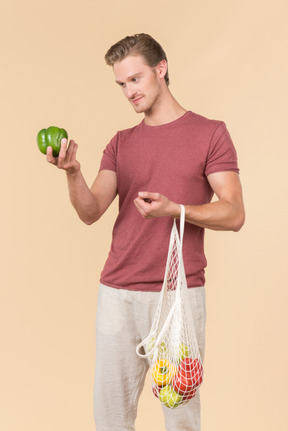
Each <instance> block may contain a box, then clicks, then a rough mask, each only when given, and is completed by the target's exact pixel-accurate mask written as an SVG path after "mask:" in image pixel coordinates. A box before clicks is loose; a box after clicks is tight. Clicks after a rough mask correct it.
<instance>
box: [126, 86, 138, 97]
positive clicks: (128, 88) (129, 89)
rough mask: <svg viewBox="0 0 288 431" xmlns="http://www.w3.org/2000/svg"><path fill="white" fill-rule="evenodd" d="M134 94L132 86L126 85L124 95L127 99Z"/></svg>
mask: <svg viewBox="0 0 288 431" xmlns="http://www.w3.org/2000/svg"><path fill="white" fill-rule="evenodd" d="M135 94H136V90H135V88H133V87H132V85H127V86H126V97H127V98H128V99H132V98H133V96H134V95H135Z"/></svg>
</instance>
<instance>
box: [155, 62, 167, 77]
mask: <svg viewBox="0 0 288 431" xmlns="http://www.w3.org/2000/svg"><path fill="white" fill-rule="evenodd" d="M155 70H156V73H157V76H158V78H165V75H166V72H167V61H166V60H164V59H163V60H161V61H160V63H158V64H157V66H156V67H155Z"/></svg>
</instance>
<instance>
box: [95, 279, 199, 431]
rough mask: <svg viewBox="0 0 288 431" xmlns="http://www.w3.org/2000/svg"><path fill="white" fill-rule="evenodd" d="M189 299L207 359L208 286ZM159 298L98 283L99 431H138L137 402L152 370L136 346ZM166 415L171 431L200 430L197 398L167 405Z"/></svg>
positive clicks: (97, 425) (165, 408) (96, 413)
mask: <svg viewBox="0 0 288 431" xmlns="http://www.w3.org/2000/svg"><path fill="white" fill-rule="evenodd" d="M189 296H190V302H191V307H192V312H193V316H194V323H195V329H196V335H197V339H198V344H199V349H200V354H201V357H202V359H203V358H204V349H205V321H206V300H205V287H195V288H191V289H189ZM158 299H159V293H155V292H134V291H128V290H124V289H114V288H111V287H107V286H104V285H102V284H100V287H99V292H98V300H97V316H96V371H95V385H94V417H95V424H96V431H134V430H135V419H136V415H137V405H138V400H139V397H140V394H141V392H142V389H143V386H144V382H145V377H146V373H147V371H148V368H149V365H148V361H147V360H146V359H143V358H140V357H139V356H138V355H137V354H136V346H137V345H138V344H139V343H140V341H142V340H143V339H144V338H145V337H146V336H147V335H148V333H149V331H150V327H151V324H152V320H153V317H154V313H155V310H156V307H157V304H158ZM151 396H153V394H152V391H151ZM163 413H164V417H165V427H166V430H167V431H200V399H199V394H197V395H196V397H195V398H193V399H192V400H191V401H190V402H189V403H187V404H184V405H180V406H179V407H177V408H176V409H169V408H167V407H166V406H163ZM148 414H149V413H148Z"/></svg>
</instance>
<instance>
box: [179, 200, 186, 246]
mask: <svg viewBox="0 0 288 431" xmlns="http://www.w3.org/2000/svg"><path fill="white" fill-rule="evenodd" d="M179 206H180V209H181V213H180V251H181V252H182V243H183V235H184V227H185V206H184V205H181V204H179Z"/></svg>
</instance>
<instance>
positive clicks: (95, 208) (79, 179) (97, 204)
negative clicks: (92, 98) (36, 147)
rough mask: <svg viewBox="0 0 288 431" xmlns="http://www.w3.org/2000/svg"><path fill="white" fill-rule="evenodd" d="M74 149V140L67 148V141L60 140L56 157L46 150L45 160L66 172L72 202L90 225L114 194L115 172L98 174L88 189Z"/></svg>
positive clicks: (83, 219)
mask: <svg viewBox="0 0 288 431" xmlns="http://www.w3.org/2000/svg"><path fill="white" fill-rule="evenodd" d="M77 148H78V145H77V144H76V143H75V141H73V140H71V141H70V143H69V146H68V148H67V140H66V139H63V140H62V142H61V150H60V153H59V156H58V157H57V158H56V157H53V154H52V148H51V147H48V148H47V161H48V162H49V163H52V164H54V165H55V166H57V167H58V168H59V169H63V170H65V171H66V175H67V180H68V189H69V195H70V200H71V203H72V205H73V206H74V208H75V210H76V211H77V214H78V215H79V217H80V219H81V220H82V221H83V222H84V223H86V224H88V225H90V224H92V223H94V222H95V221H97V220H98V219H99V218H100V217H101V216H102V214H103V213H104V212H105V211H106V209H107V208H108V207H109V205H110V204H111V203H112V201H113V200H114V198H115V196H116V195H117V179H116V173H115V172H113V171H108V170H103V171H100V172H99V173H98V175H97V177H96V179H95V181H94V183H93V185H92V187H91V188H89V187H88V185H87V183H86V181H85V179H84V177H83V175H82V172H81V167H80V163H79V162H78V161H77V159H76V153H77Z"/></svg>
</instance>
